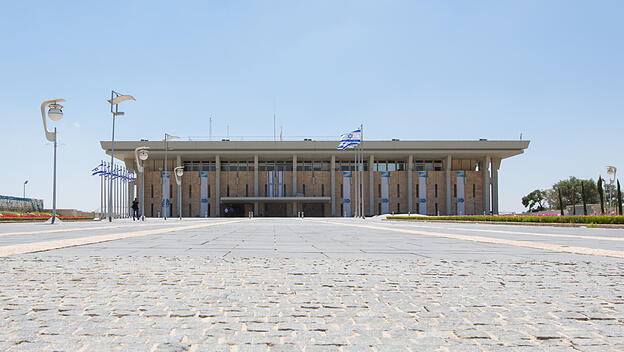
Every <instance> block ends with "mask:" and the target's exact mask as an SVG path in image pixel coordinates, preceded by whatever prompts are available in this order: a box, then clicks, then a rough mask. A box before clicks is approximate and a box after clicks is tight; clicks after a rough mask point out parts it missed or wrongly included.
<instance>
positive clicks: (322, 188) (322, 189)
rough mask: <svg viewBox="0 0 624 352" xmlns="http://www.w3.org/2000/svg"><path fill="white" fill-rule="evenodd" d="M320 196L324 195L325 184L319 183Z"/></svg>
mask: <svg viewBox="0 0 624 352" xmlns="http://www.w3.org/2000/svg"><path fill="white" fill-rule="evenodd" d="M321 197H325V185H324V184H321Z"/></svg>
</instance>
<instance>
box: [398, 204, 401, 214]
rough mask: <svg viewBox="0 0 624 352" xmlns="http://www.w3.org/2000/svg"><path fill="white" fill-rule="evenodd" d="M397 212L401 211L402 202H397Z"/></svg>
mask: <svg viewBox="0 0 624 352" xmlns="http://www.w3.org/2000/svg"><path fill="white" fill-rule="evenodd" d="M397 213H399V214H400V213H401V203H397Z"/></svg>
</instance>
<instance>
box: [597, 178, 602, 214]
mask: <svg viewBox="0 0 624 352" xmlns="http://www.w3.org/2000/svg"><path fill="white" fill-rule="evenodd" d="M596 187H598V195H599V197H600V213H601V214H604V189H603V188H602V177H601V176H598V183H597V184H596Z"/></svg>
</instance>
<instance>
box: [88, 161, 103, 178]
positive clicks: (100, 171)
mask: <svg viewBox="0 0 624 352" xmlns="http://www.w3.org/2000/svg"><path fill="white" fill-rule="evenodd" d="M103 173H104V164H100V165H98V166H96V167H95V168H94V169H93V170H91V176H95V175H101V174H103Z"/></svg>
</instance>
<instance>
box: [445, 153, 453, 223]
mask: <svg viewBox="0 0 624 352" xmlns="http://www.w3.org/2000/svg"><path fill="white" fill-rule="evenodd" d="M452 168H453V158H451V156H450V155H447V156H446V167H445V171H446V215H451V199H452V198H451V169H452Z"/></svg>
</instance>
